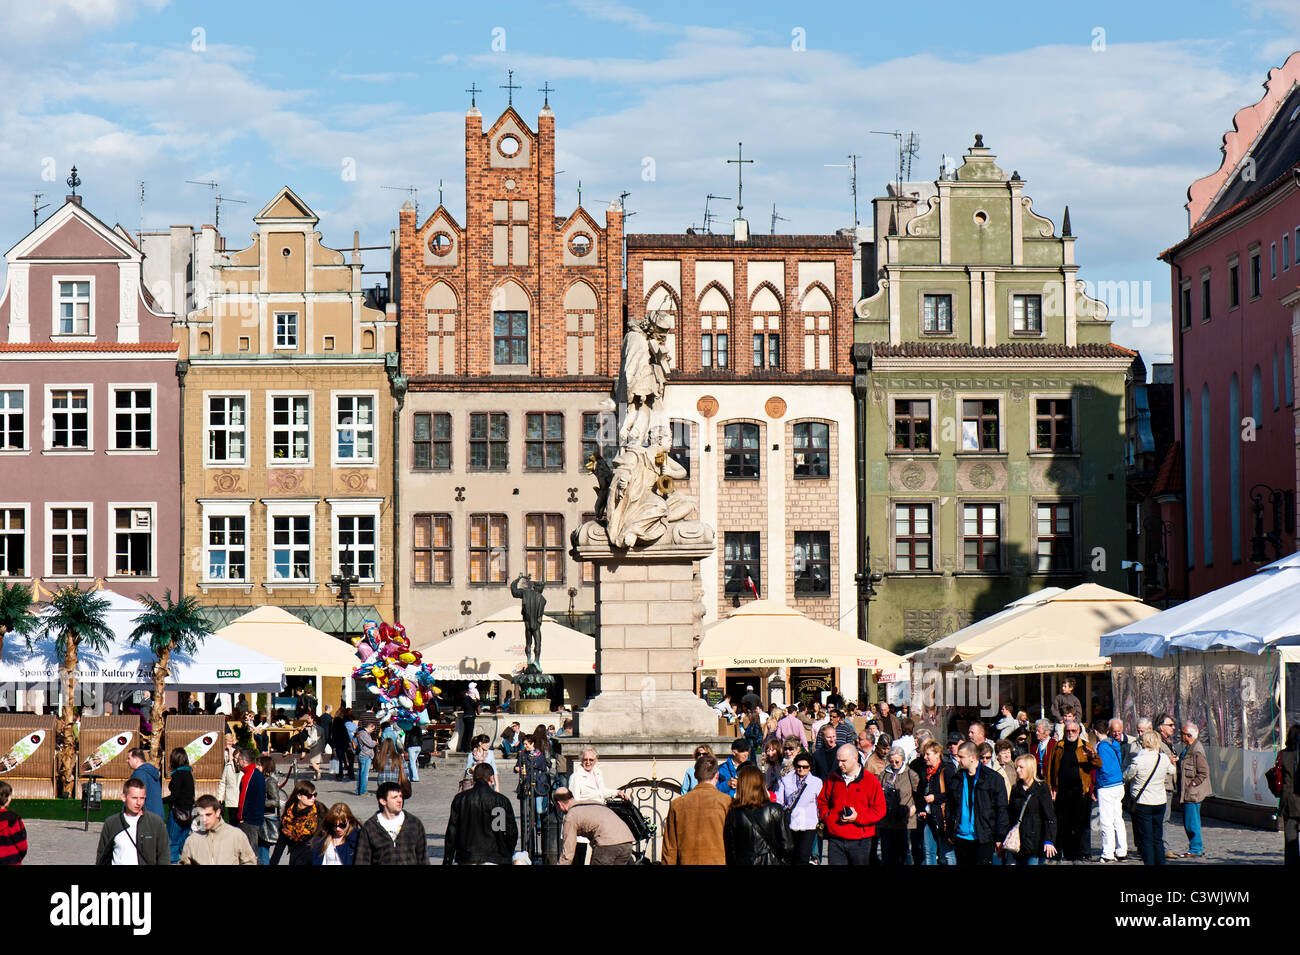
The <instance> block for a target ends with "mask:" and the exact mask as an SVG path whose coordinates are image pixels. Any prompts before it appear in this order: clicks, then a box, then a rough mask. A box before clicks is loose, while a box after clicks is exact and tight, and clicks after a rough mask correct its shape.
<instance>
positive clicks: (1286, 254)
mask: <svg viewBox="0 0 1300 955" xmlns="http://www.w3.org/2000/svg"><path fill="white" fill-rule="evenodd" d="M1282 271H1283V272H1289V271H1291V234H1290V233H1287V234H1286V235H1284V236H1282Z"/></svg>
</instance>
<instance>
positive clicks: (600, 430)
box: [394, 106, 623, 703]
mask: <svg viewBox="0 0 1300 955" xmlns="http://www.w3.org/2000/svg"><path fill="white" fill-rule="evenodd" d="M465 195H466V208H465V212H464V220H463V223H462V222H460V221H458V220H457V219H456V218H455V216H453V215H452V213H451V212H450V211H449V210H447V209H446V208H444V207H442V206H439V207H438V208H437V209H435V210H434V211H433V213H432V214H431V215H429V216H428V217H427V218H426V219H425V220H424V222H423V223H421V222H419V221H418V219H417V214H416V210H415V208H414V206H413V205H412V204H410V203H407V204H406V205H404V206H403V207H402V210H401V214H400V222H401V228H400V233H399V240H398V248H399V260H398V262H397V264H396V267H395V273H396V276H397V278H396V280H395V283H394V284H395V287H396V288H398V289H399V290H400V314H401V368H402V374H403V375H404V376H405V377H406V379H407V382H408V388H409V390H408V393H407V397H406V401H405V406H404V408H403V410H402V415H401V434H402V435H403V440H402V447H401V498H402V521H403V529H402V541H403V544H402V546H403V554H404V557H403V563H404V573H403V577H402V580H401V581H400V587H401V590H402V605H403V607H404V608H406V609H405V612H406V614H407V616H408V617H409V618H410V620H417V619H418V620H419V621H421V631H422V632H421V633H420V635H419V636H420V639H426V638H427V639H429V640H433V639H437V638H439V637H441V636H442V635H443V634H445V633H449V632H451V631H453V630H457V629H460V628H462V627H464V626H465V625H466V624H467V623H470V622H472V621H473V620H475V619H478V618H480V617H482V616H484V615H486V614H487V613H490V612H492V611H496V610H499V609H501V608H502V607H503V606H506V605H508V604H511V603H513V602H514V598H512V597H511V596H510V593H509V589H508V585H509V582H510V581H511V580H512V579H513V578H514V577H515V576H517V575H518V574H519V573H521V572H523V571H525V570H527V571H528V572H529V573H530V574H531V575H532V576H533V578H534V579H535V580H544V581H545V582H546V584H547V590H546V596H547V600H548V602H549V607H548V613H549V614H551V615H559V618H560V619H561V620H562V621H565V622H569V621H570V620H572V622H573V623H574V624H576V625H578V626H580V627H582V628H584V629H590V628H591V625H592V621H591V619H590V616H591V613H592V611H593V610H594V586H593V583H592V578H591V570H590V565H587V568H588V569H587V570H586V571H584V569H583V565H580V564H578V563H576V562H574V561H573V560H572V559H571V558H570V557H569V556H568V549H569V544H568V535H569V532H570V531H571V530H572V529H573V528H574V527H576V526H577V525H578V524H579V523H580V522H581V521H582V520H583V519H585V517H586V516H587V515H588V514H589V512H590V511H591V510H592V508H593V506H594V495H593V493H592V487H593V486H594V482H593V479H592V478H591V476H590V474H589V473H588V472H587V470H586V469H585V467H584V465H585V462H586V460H587V457H588V455H589V454H590V453H592V452H593V451H597V450H602V449H604V448H606V447H608V446H609V445H611V444H612V443H613V441H614V437H615V428H614V427H613V423H612V411H613V404H612V401H611V398H610V394H611V390H612V385H613V376H614V375H615V374H616V373H617V370H618V361H619V351H620V346H621V342H622V328H623V291H622V242H623V213H622V210H621V208H620V207H619V206H618V204H612V205H610V207H609V208H608V209H607V210H606V211H605V214H604V219H605V221H604V224H603V225H602V224H600V223H598V222H597V221H596V220H595V218H594V217H593V216H592V214H591V213H590V212H588V211H587V210H586V209H584V208H582V207H581V206H579V207H578V208H576V209H573V210H572V211H570V212H568V213H567V214H565V215H557V214H556V211H555V116H554V113H553V112H552V111H551V110H550V109H549V108H548V107H543V108H542V110H541V111H540V112H539V114H538V117H537V128H536V129H535V130H534V129H532V128H530V127H529V125H528V124H527V123H526V122H525V121H524V120H523V118H522V117H521V116H520V115H519V113H518V112H516V111H515V109H514V108H513V106H510V107H507V109H506V110H505V111H504V112H503V113H502V114H501V115H500V116H499V117H498V118H497V119H496V121H495V122H493V123H492V124H491V126H490V127H489V128H488V129H486V130H484V129H483V117H482V114H481V113H480V111H479V110H478V109H477V108H473V107H471V109H470V110H469V111H468V113H467V114H466V116H465ZM570 609H572V610H573V611H574V613H575V616H574V617H572V618H570V617H568V616H566V612H567V611H569V610H570ZM569 690H570V696H571V697H576V698H577V699H576V702H579V703H580V702H581V701H582V699H583V698H584V696H583V691H584V688H576V690H575V688H573V687H570V688H569Z"/></svg>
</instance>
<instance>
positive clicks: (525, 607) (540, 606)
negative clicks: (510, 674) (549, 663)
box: [510, 574, 546, 669]
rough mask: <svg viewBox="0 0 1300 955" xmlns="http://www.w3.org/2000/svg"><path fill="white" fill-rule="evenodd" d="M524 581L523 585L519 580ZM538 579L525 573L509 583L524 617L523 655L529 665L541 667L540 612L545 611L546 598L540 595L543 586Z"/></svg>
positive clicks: (511, 592) (512, 594)
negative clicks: (521, 585)
mask: <svg viewBox="0 0 1300 955" xmlns="http://www.w3.org/2000/svg"><path fill="white" fill-rule="evenodd" d="M521 580H522V581H526V583H525V584H524V586H523V587H520V586H519V582H520V581H521ZM545 586H546V584H544V583H543V582H542V581H540V580H533V578H532V577H530V576H528V575H527V574H520V575H519V576H518V577H516V578H515V579H514V582H513V583H511V584H510V595H511V596H512V597H518V598H519V609H520V613H521V616H522V617H523V619H524V655H525V656H526V657H527V659H528V664H529V665H530V666H535V667H538V668H539V669H540V668H541V659H542V614H544V613H545V612H546V598H545V597H543V596H542V588H543V587H545Z"/></svg>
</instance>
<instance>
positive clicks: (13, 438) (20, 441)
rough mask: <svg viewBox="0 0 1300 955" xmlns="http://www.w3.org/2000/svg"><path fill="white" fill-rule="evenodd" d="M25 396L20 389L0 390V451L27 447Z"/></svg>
mask: <svg viewBox="0 0 1300 955" xmlns="http://www.w3.org/2000/svg"><path fill="white" fill-rule="evenodd" d="M26 410H27V394H26V393H25V392H24V391H23V390H22V389H21V388H6V389H0V451H21V450H23V449H24V448H26V447H27V416H26Z"/></svg>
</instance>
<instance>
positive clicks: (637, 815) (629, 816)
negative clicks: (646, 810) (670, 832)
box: [605, 796, 656, 865]
mask: <svg viewBox="0 0 1300 955" xmlns="http://www.w3.org/2000/svg"><path fill="white" fill-rule="evenodd" d="M605 805H606V806H608V807H609V808H610V809H612V810H614V814H615V815H616V816H618V818H620V819H622V820H623V822H624V824H625V825H626V826H627V827H628V829H630V830H632V838H633V840H635V845H634V847H633V849H632V860H631V862H630V863H628V864H629V865H649V864H650V861H649V860H648V859H647V858H646V853H647V852H648V851H649V849H650V844H651V843H652V842H653V841H654V836H655V828H656V827H655V825H654V823H652V822H651V821H650V820H649V819H647V818H646V817H645V816H643V815H642V814H641V810H640V809H638V808H637V807H636V806H635V805H633V804H632V802H631V800H628V799H623V798H622V797H621V796H615V797H614V798H613V799H606V800H605Z"/></svg>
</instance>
